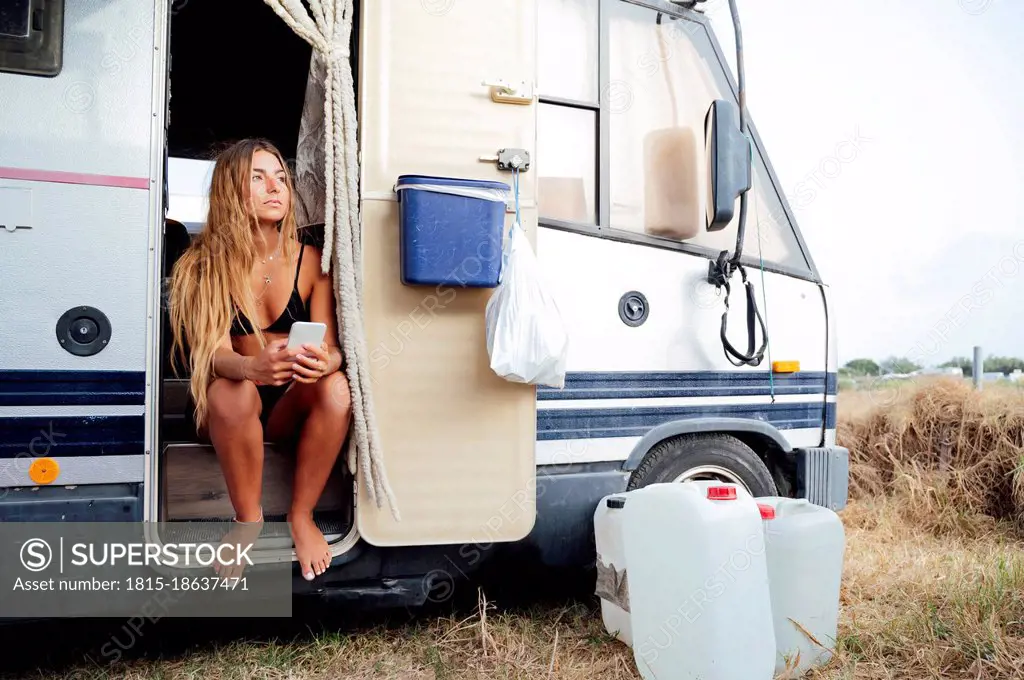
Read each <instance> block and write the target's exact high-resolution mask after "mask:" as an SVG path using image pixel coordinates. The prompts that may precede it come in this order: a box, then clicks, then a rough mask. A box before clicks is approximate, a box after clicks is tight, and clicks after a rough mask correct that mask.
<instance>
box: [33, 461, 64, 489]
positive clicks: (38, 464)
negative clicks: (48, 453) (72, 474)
mask: <svg viewBox="0 0 1024 680" xmlns="http://www.w3.org/2000/svg"><path fill="white" fill-rule="evenodd" d="M59 474H60V465H57V461H55V460H54V459H53V458H37V459H35V460H34V461H32V464H31V465H29V467H28V476H29V479H31V480H32V481H33V482H35V483H36V484H49V483H50V482H52V481H53V480H55V479H57V475H59Z"/></svg>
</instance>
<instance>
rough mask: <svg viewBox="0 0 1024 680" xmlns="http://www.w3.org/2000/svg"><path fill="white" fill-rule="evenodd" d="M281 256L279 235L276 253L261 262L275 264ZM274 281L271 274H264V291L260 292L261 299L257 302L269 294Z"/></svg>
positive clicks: (279, 236)
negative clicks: (276, 259) (275, 259)
mask: <svg viewBox="0 0 1024 680" xmlns="http://www.w3.org/2000/svg"><path fill="white" fill-rule="evenodd" d="M280 254H281V235H280V234H278V236H277V247H276V248H274V252H272V253H271V254H270V255H268V256H267V257H265V258H263V259H262V260H260V262H261V263H263V264H267V263H268V262H273V261H274V258H275V257H277V256H278V255H280ZM273 280H274V278H273V276H271V275H270V274H269V273H267V272H264V273H263V290H262V291H260V294H259V297H257V298H256V299H257V300H261V299H263V296H264V295H265V294H266V292H267V288H269V287H270V283H271V281H273Z"/></svg>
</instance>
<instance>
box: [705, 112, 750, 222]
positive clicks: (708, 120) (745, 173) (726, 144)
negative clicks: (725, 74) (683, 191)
mask: <svg viewBox="0 0 1024 680" xmlns="http://www.w3.org/2000/svg"><path fill="white" fill-rule="evenodd" d="M739 111H740V110H739V107H738V106H737V105H736V104H734V103H733V102H731V101H727V100H725V99H716V100H715V101H713V102H712V103H711V107H710V108H709V109H708V113H707V115H706V116H705V117H704V154H705V160H706V161H707V171H708V174H707V177H708V201H707V209H706V223H707V230H708V231H720V230H722V229H724V228H725V227H726V226H728V224H729V223H730V222H731V221H732V218H733V213H734V212H735V210H736V199H737V198H739V196H740V195H741V194H743V193H744V192H746V191H749V190H750V185H751V162H750V140H749V139H747V137H746V135H744V134H743V130H741V129H740V113H739Z"/></svg>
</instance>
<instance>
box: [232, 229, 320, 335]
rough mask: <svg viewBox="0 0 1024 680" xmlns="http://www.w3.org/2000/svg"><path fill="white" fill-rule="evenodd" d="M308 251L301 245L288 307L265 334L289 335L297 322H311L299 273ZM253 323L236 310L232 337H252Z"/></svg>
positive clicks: (265, 330)
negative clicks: (293, 324)
mask: <svg viewBox="0 0 1024 680" xmlns="http://www.w3.org/2000/svg"><path fill="white" fill-rule="evenodd" d="M305 251H306V248H305V246H303V245H302V244H300V245H299V263H298V265H296V267H295V283H294V284H293V286H292V294H291V296H290V297H289V298H288V305H287V306H286V307H285V308H284V311H283V312H281V315H280V316H279V317H277V319H276V320H275V321H274V323H272V324H270V325H269V326H267V327H266V328H264V329H263V332H264V333H287V332H288V331H289V329H291V327H292V323H294V322H296V321H309V307H308V306H307V305H306V303H305V302H303V300H302V295H301V294H300V293H299V272H300V271H302V254H303V253H304V252H305ZM254 332H255V331H253V328H252V323H251V322H250V321H249V319H247V318H246V316H245V315H244V314H242V312H241V311H240V310H237V309H236V310H235V320H234V322H233V323H232V324H231V335H233V336H237V335H252V334H253V333H254Z"/></svg>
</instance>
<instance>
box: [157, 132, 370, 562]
mask: <svg viewBox="0 0 1024 680" xmlns="http://www.w3.org/2000/svg"><path fill="white" fill-rule="evenodd" d="M293 193H294V189H293V184H292V178H291V176H290V175H289V173H288V169H287V168H286V166H285V164H284V162H283V160H282V158H281V154H280V153H279V152H278V151H277V149H275V148H274V146H273V145H271V144H270V143H268V142H266V141H264V140H252V139H249V140H243V141H241V142H238V143H236V144H234V145H233V146H231V147H230V148H228V149H227V150H225V151H224V152H223V153H221V154H220V155H219V157H218V158H217V162H216V165H215V166H214V169H213V178H212V183H211V186H210V201H209V215H208V218H207V223H206V228H205V229H204V230H203V232H202V233H201V234H199V235H198V236H197V237H196V239H195V241H194V242H193V244H192V245H191V246H190V247H189V249H188V251H187V252H186V253H185V254H184V255H183V256H182V257H181V258H180V259H179V261H178V263H177V265H176V266H175V268H174V272H173V274H172V279H171V299H170V304H171V310H170V311H171V323H172V328H173V329H174V333H175V335H174V347H175V348H177V350H178V351H179V353H182V350H183V349H184V347H188V356H189V366H190V368H191V390H190V392H191V397H192V401H193V403H194V404H195V417H196V424H197V426H198V428H199V430H200V433H202V434H203V435H205V436H207V437H208V438H209V440H210V441H211V443H212V444H213V446H214V448H215V449H216V451H217V457H218V460H219V461H220V465H221V468H222V469H223V471H224V477H225V481H226V484H227V488H228V493H229V495H230V498H231V504H232V505H233V506H234V510H235V518H234V520H235V522H238V523H240V524H239V526H238V529H237V531H238V532H239V533H242V534H246V533H247V534H248V536H249V538H250V539H251V540H255V537H256V536H257V535H258V534H259V530H260V529H261V528H262V522H263V510H262V506H261V501H260V497H261V490H262V489H261V487H262V480H263V442H264V440H265V439H268V440H273V441H296V446H295V449H296V470H295V485H294V489H293V496H292V502H291V508H290V511H289V513H288V517H287V520H288V523H289V525H290V527H291V532H292V538H293V540H294V544H295V552H296V555H297V557H298V561H299V564H300V566H301V569H302V574H303V576H304V577H305V578H306V579H308V580H312V579H313V578H314V577H315V576H318V575H320V574H323V573H324V572H325V571H326V570H327V567H328V565H329V564H330V561H331V555H330V549H329V547H328V545H327V541H326V540H325V539H324V537H323V534H321V533H320V531H319V530H318V529H317V527H316V525H315V524H314V523H313V508H314V506H315V505H316V503H317V501H318V500H319V498H320V494H321V493H322V492H323V489H324V486H325V484H326V483H327V479H328V477H329V476H330V473H331V469H332V467H333V466H334V463H335V460H336V459H337V456H338V454H339V453H340V451H341V448H342V445H343V443H344V441H345V437H346V436H347V435H348V430H349V423H350V413H351V410H350V406H351V400H350V396H349V386H348V382H347V380H346V379H345V375H344V373H343V372H341V371H340V369H341V367H342V357H341V351H340V349H339V347H338V343H337V338H338V333H337V326H336V322H335V316H334V314H335V300H334V295H333V287H332V285H331V278H330V277H329V276H325V275H323V274H322V273H321V271H320V252H319V251H318V249H316V248H314V247H312V246H308V245H307V246H303V245H302V244H301V243H299V242H298V240H297V236H296V233H297V228H296V222H295V215H294V211H293V205H294V201H293ZM295 321H320V322H323V323H325V324H326V325H327V334H326V336H325V341H324V343H323V344H322V345H321V346H319V347H315V346H310V345H304V346H303V347H302V348H301V349H295V350H288V349H286V348H285V345H286V344H287V341H288V340H287V339H288V331H289V329H290V328H291V325H292V323H293V322H295ZM232 533H234V532H232ZM235 538H237V537H235ZM249 542H250V543H251V541H249ZM218 571H220V572H221V574H222V575H226V576H232V575H237V574H239V573H240V569H237V568H235V567H228V568H227V569H226V570H218Z"/></svg>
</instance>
